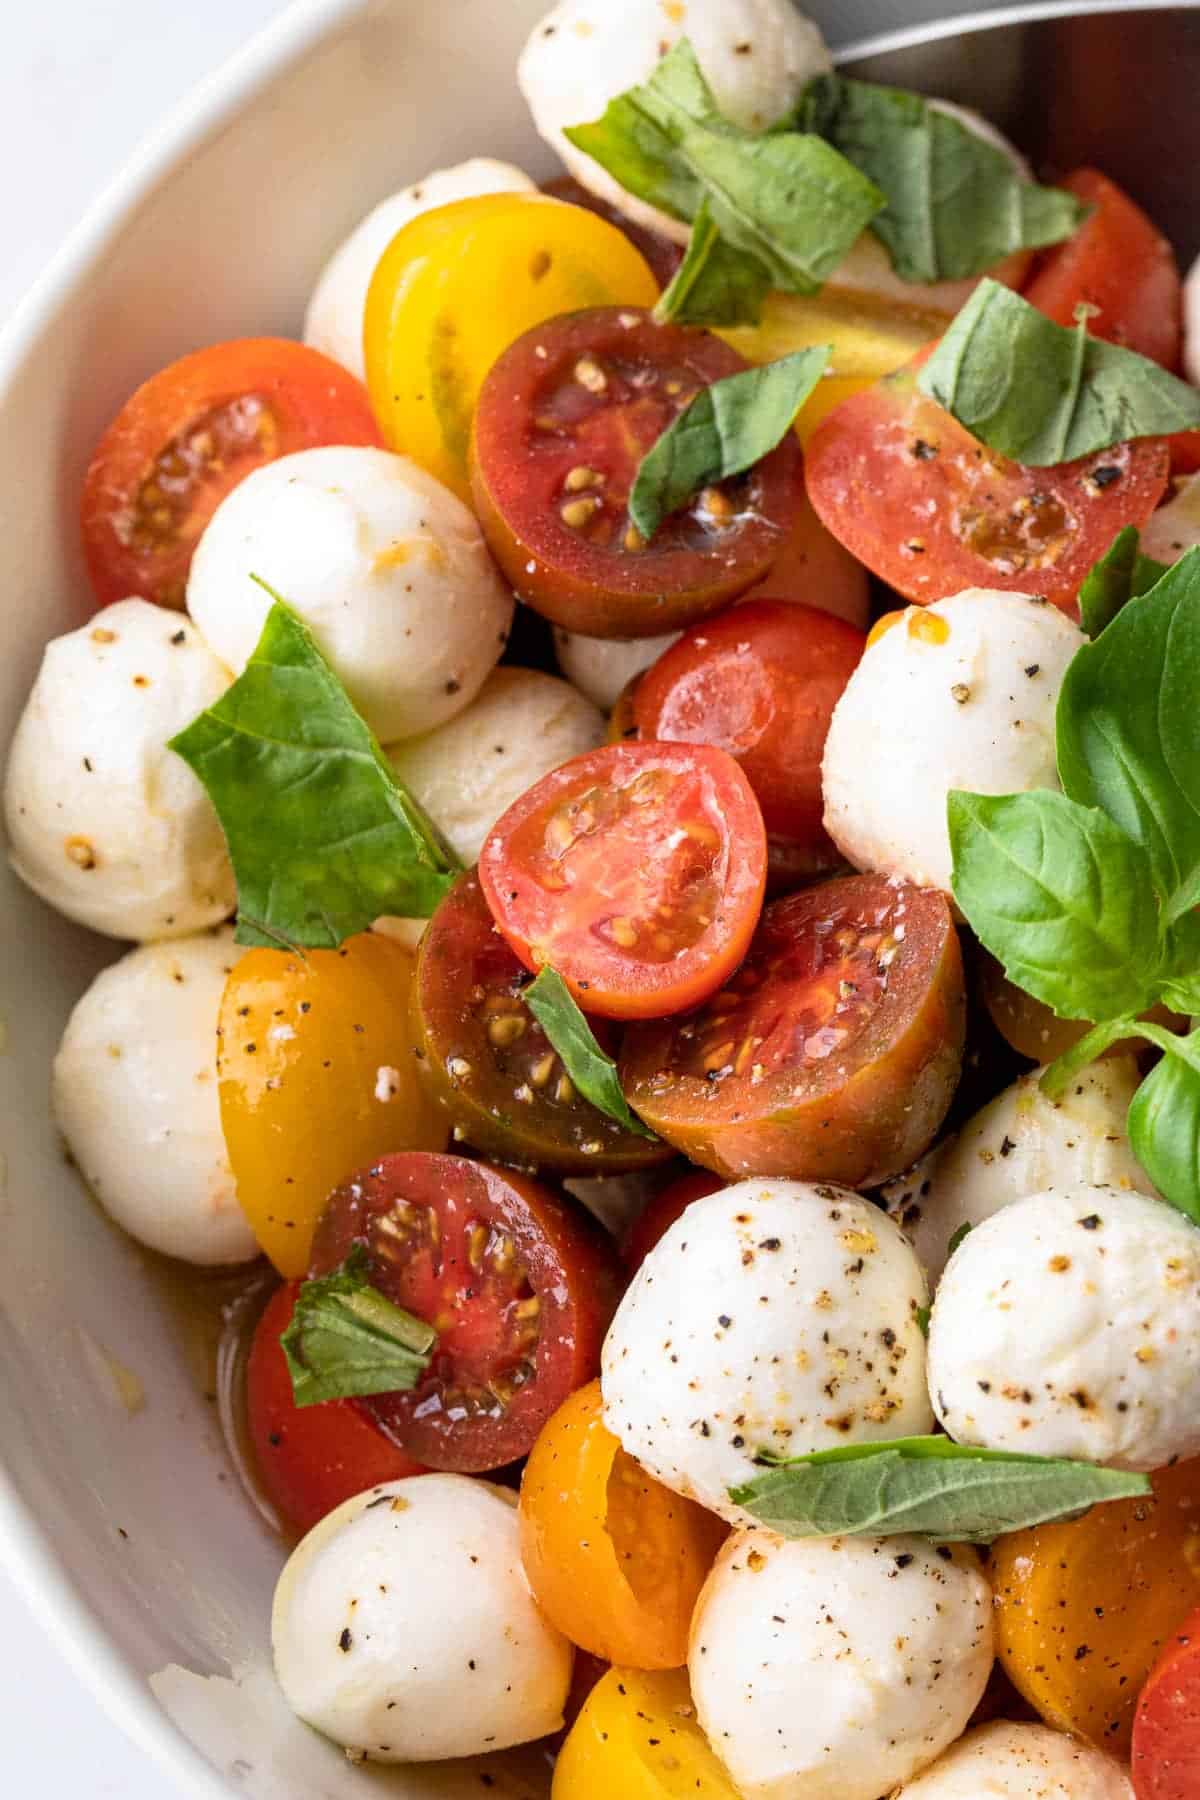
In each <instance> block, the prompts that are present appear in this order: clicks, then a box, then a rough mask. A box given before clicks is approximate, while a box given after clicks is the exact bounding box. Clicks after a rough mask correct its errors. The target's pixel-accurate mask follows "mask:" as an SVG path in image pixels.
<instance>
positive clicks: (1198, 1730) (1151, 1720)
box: [1131, 1607, 1200, 1800]
mask: <svg viewBox="0 0 1200 1800" xmlns="http://www.w3.org/2000/svg"><path fill="white" fill-rule="evenodd" d="M1131 1773H1132V1775H1133V1791H1134V1793H1135V1794H1136V1795H1137V1800H1196V1795H1197V1794H1200V1607H1198V1608H1197V1610H1196V1611H1195V1612H1193V1613H1191V1614H1189V1616H1188V1617H1187V1618H1186V1619H1185V1620H1184V1622H1183V1624H1182V1625H1181V1626H1180V1627H1179V1629H1178V1631H1175V1632H1173V1633H1172V1635H1171V1637H1170V1638H1169V1639H1168V1642H1167V1645H1166V1648H1165V1649H1164V1651H1163V1653H1162V1655H1161V1656H1160V1657H1159V1659H1158V1661H1157V1662H1156V1663H1155V1665H1154V1668H1153V1669H1152V1670H1151V1673H1150V1679H1149V1681H1147V1683H1146V1685H1145V1687H1144V1688H1143V1689H1142V1692H1141V1698H1140V1699H1139V1700H1138V1707H1137V1713H1136V1714H1135V1716H1134V1721H1133V1757H1132V1768H1131Z"/></svg>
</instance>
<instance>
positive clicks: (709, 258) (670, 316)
mask: <svg viewBox="0 0 1200 1800" xmlns="http://www.w3.org/2000/svg"><path fill="white" fill-rule="evenodd" d="M770 286H771V282H770V278H769V277H768V275H767V273H766V271H765V269H763V268H762V266H761V265H760V264H759V263H758V262H756V261H755V259H754V258H753V257H752V256H745V255H743V254H742V252H741V251H740V250H732V249H731V248H730V247H729V245H728V244H727V243H726V242H725V240H724V238H723V237H722V236H721V234H720V232H719V231H718V230H717V228H716V226H715V225H714V224H713V219H712V214H711V212H710V211H709V207H708V201H707V200H704V201H701V203H700V210H699V212H698V213H697V214H696V217H695V220H694V221H693V224H692V235H691V238H690V239H689V241H688V247H687V255H686V256H685V257H684V259H683V261H682V262H681V263H680V265H679V267H678V269H677V270H676V271H675V275H674V278H673V279H672V281H671V283H670V285H669V286H668V287H667V288H666V289H665V291H664V292H663V294H662V295H661V296H660V298H659V301H658V304H657V306H656V307H655V308H654V317H655V318H656V319H657V320H658V322H659V323H660V324H661V325H672V324H673V325H757V324H758V322H759V320H760V319H761V318H762V308H763V301H764V300H765V299H766V297H767V294H768V292H769V291H770Z"/></svg>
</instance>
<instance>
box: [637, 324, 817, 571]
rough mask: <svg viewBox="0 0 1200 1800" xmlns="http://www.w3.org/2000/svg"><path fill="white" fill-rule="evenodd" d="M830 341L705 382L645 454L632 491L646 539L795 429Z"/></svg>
mask: <svg viewBox="0 0 1200 1800" xmlns="http://www.w3.org/2000/svg"><path fill="white" fill-rule="evenodd" d="M829 356H830V346H829V345H828V344H818V345H816V346H815V347H813V348H812V349H809V350H795V351H793V352H792V354H791V355H790V356H783V357H781V358H780V359H779V361H778V362H771V363H763V364H762V365H761V367H760V368H757V369H743V370H742V372H741V373H740V374H738V375H727V376H726V377H725V378H724V380H723V381H714V382H712V383H711V384H710V386H708V387H703V388H701V389H700V392H699V393H698V394H697V395H696V397H695V399H694V400H692V401H690V402H689V404H688V405H687V406H685V407H684V409H683V411H682V412H681V413H680V414H679V416H678V418H676V419H674V420H673V421H672V423H671V424H670V425H668V426H667V429H666V430H665V431H664V432H663V434H662V436H661V437H660V438H659V440H658V442H657V443H656V444H654V445H652V447H651V448H650V449H649V450H648V451H647V452H646V454H645V456H644V457H643V458H642V460H641V463H640V464H639V465H638V471H637V474H636V475H635V476H634V480H633V488H632V490H631V492H630V495H629V517H630V518H631V519H632V520H633V523H634V524H635V525H636V526H637V528H638V530H639V531H640V532H641V534H642V536H643V537H644V538H647V539H649V538H652V537H653V536H654V534H655V532H656V531H657V530H658V528H659V526H660V525H661V524H662V522H663V520H664V519H665V518H666V517H667V516H668V515H669V514H670V513H673V512H675V511H676V510H677V508H679V507H681V506H682V505H683V504H684V502H685V501H686V500H688V499H690V497H691V496H692V495H693V494H694V493H696V492H697V491H698V490H699V489H700V488H702V487H705V486H707V484H708V483H709V482H710V481H724V480H726V479H727V478H728V477H729V476H731V475H741V474H742V473H743V472H744V471H745V470H746V469H752V468H753V467H754V465H755V463H756V462H759V461H760V460H761V459H762V458H763V457H764V456H766V455H768V454H769V452H770V451H772V450H774V448H775V446H776V445H777V444H779V443H781V442H782V440H783V439H784V438H785V437H786V436H787V434H788V432H789V431H790V430H791V427H792V424H793V421H794V420H795V417H796V414H797V413H798V412H799V410H800V408H801V407H802V406H803V404H804V402H805V401H806V400H807V399H808V396H809V395H810V394H811V393H812V391H813V389H814V388H815V387H816V385H817V383H818V381H820V379H821V376H822V375H823V374H824V372H825V369H826V368H827V367H828V364H829Z"/></svg>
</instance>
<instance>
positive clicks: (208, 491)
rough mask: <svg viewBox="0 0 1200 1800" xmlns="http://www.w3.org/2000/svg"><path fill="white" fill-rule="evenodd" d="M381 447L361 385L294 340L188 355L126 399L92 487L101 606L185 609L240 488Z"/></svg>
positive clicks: (94, 463)
mask: <svg viewBox="0 0 1200 1800" xmlns="http://www.w3.org/2000/svg"><path fill="white" fill-rule="evenodd" d="M382 443H383V439H382V437H381V436H380V433H379V428H378V426H377V425H376V423H375V419H374V416H373V414H372V412H371V407H370V402H369V401H368V399H367V394H366V390H365V389H364V388H363V386H362V384H361V383H360V382H358V381H356V380H355V379H354V377H353V375H350V374H348V373H347V372H346V370H345V369H343V368H342V367H341V366H340V364H338V363H335V362H333V361H331V359H330V358H329V357H327V356H322V355H321V354H320V352H319V351H316V350H310V349H309V347H308V346H307V345H306V344H295V343H292V342H291V341H290V340H289V339H286V338H241V339H237V340H235V341H234V342H232V343H227V344H214V345H212V346H211V347H210V348H208V349H205V350H196V351H194V352H193V353H192V354H191V355H190V356H183V357H180V359H179V361H178V362H173V363H171V364H170V365H169V366H168V367H167V368H165V369H161V370H160V371H159V372H158V374H157V375H152V376H151V377H150V379H149V381H145V382H143V383H142V385H141V387H140V388H138V389H137V391H136V392H135V393H134V394H133V395H132V396H131V397H130V399H129V400H127V401H126V403H125V405H124V406H123V407H122V408H121V410H120V412H119V413H118V414H117V416H116V418H115V419H114V420H113V422H112V424H111V425H110V426H109V427H108V430H107V431H106V432H105V433H104V436H103V437H102V438H101V439H100V442H99V444H98V445H97V446H96V450H95V452H94V454H93V456H92V460H91V463H90V464H89V466H88V471H87V475H86V477H85V479H84V486H83V504H82V526H83V553H84V557H85V559H86V561H87V566H88V573H89V575H90V576H91V580H92V586H93V588H94V589H95V594H96V603H97V605H98V606H107V605H108V604H109V602H110V601H113V600H123V599H125V598H126V597H127V596H128V595H130V594H140V595H142V596H143V597H144V598H145V599H147V600H156V601H158V603H159V605H161V606H174V607H182V606H183V604H184V593H185V589H186V586H187V574H188V569H189V567H190V565H191V560H192V552H193V551H194V549H195V547H196V544H197V541H198V540H199V537H200V534H201V532H202V531H203V530H204V527H205V526H206V525H207V523H208V521H209V519H210V518H211V517H212V515H213V513H214V512H215V511H216V509H217V507H218V505H219V504H220V502H221V501H222V500H223V499H224V498H225V495H226V494H227V493H228V492H229V491H230V489H231V488H234V487H236V486H237V484H238V482H239V481H242V480H244V479H245V477H246V476H247V475H249V474H250V472H251V470H253V469H257V468H260V467H261V466H262V464H263V463H267V462H272V461H274V459H275V458H276V457H279V456H287V455H290V454H291V453H292V452H293V451H296V450H309V449H314V448H316V447H318V446H321V445H325V444H359V445H362V444H366V445H373V446H379V445H381V444H382Z"/></svg>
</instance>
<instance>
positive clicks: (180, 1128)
mask: <svg viewBox="0 0 1200 1800" xmlns="http://www.w3.org/2000/svg"><path fill="white" fill-rule="evenodd" d="M238 955H239V952H238V950H237V948H236V946H235V945H234V941H233V932H232V930H231V929H230V928H229V927H228V926H222V927H221V928H220V929H219V930H217V931H212V932H202V933H200V934H198V935H197V936H195V937H186V938H177V939H176V940H175V941H174V942H173V943H169V944H143V945H142V946H141V948H140V949H137V950H131V951H130V952H129V953H128V955H127V956H123V957H122V958H121V960H120V962H117V963H113V965H112V967H111V968H108V969H104V970H102V971H101V973H100V974H99V975H97V977H96V979H95V981H93V983H92V985H91V987H90V988H89V989H88V991H87V993H86V994H85V995H84V996H83V998H82V1000H80V1001H79V1002H78V1004H77V1005H76V1007H75V1010H74V1012H73V1013H72V1014H71V1017H70V1019H69V1020H68V1021H67V1029H66V1031H65V1032H64V1033H63V1039H62V1043H61V1044H60V1045H59V1050H58V1055H57V1056H56V1057H55V1059H54V1085H53V1096H54V1116H55V1119H56V1120H57V1122H58V1127H59V1130H60V1131H61V1132H62V1134H63V1136H64V1138H65V1139H66V1140H67V1144H68V1147H69V1148H70V1151H71V1155H72V1156H73V1157H74V1159H75V1162H76V1165H77V1166H78V1168H79V1172H80V1174H81V1175H82V1176H83V1179H84V1180H85V1181H86V1182H87V1184H88V1186H89V1187H90V1188H91V1190H92V1192H93V1194H95V1196H96V1198H97V1200H99V1202H100V1204H101V1205H102V1206H103V1207H104V1209H105V1211H106V1212H108V1213H109V1214H110V1215H111V1216H112V1217H113V1218H114V1219H115V1220H116V1222H117V1224H118V1225H120V1226H121V1228H122V1229H123V1230H124V1231H127V1232H128V1233H129V1235H130V1237H134V1238H136V1239H137V1240H138V1242H139V1243H141V1244H148V1245H149V1247H150V1249H151V1250H158V1251H161V1252H162V1254H163V1255H164V1256H176V1257H179V1258H181V1259H182V1260H183V1261H184V1262H191V1263H239V1262H246V1261H248V1260H249V1258H250V1257H252V1256H254V1255H256V1254H257V1246H256V1244H255V1241H254V1233H253V1232H252V1231H251V1229H250V1227H249V1225H248V1224H247V1223H246V1220H245V1218H244V1217H243V1215H242V1211H241V1208H240V1207H239V1206H238V1202H237V1189H236V1187H235V1185H234V1179H233V1171H232V1169H231V1168H230V1166H229V1159H228V1157H227V1156H226V1153H225V1138H224V1134H223V1132H222V1130H221V1114H220V1108H219V1106H218V1103H217V1015H218V1012H219V1010H220V1004H221V994H222V992H223V990H224V987H225V978H226V976H227V975H228V974H229V971H230V970H231V969H232V968H233V965H234V963H235V962H236V961H237V959H238Z"/></svg>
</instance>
